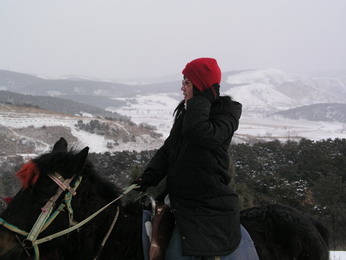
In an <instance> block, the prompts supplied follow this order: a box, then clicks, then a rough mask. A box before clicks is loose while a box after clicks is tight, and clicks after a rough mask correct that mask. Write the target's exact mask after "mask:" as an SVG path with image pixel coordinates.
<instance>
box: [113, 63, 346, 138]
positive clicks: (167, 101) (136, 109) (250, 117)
mask: <svg viewBox="0 0 346 260" xmlns="http://www.w3.org/2000/svg"><path fill="white" fill-rule="evenodd" d="M328 87H330V88H332V89H333V90H335V91H336V89H337V91H338V92H337V93H339V94H337V93H335V92H334V91H328ZM345 93H346V80H342V79H326V78H323V79H318V78H309V77H306V76H297V75H291V74H287V73H284V72H282V71H278V70H255V71H243V72H233V73H230V74H228V75H227V74H226V77H225V79H224V82H223V83H222V87H221V94H223V95H230V96H232V97H233V98H234V99H236V100H237V101H239V102H241V103H242V104H243V115H242V118H241V122H240V127H239V130H238V131H237V133H236V135H235V138H234V140H235V141H236V142H244V141H245V142H247V141H254V140H256V139H257V140H258V139H261V140H263V139H264V140H271V139H275V138H277V139H280V140H287V139H294V140H296V139H300V138H302V137H304V138H310V139H315V140H320V139H327V138H337V137H339V138H346V124H345V123H343V122H337V121H336V122H327V121H333V120H330V118H328V120H326V121H324V120H323V119H322V118H321V120H320V121H309V120H292V119H288V118H285V117H283V116H278V115H275V113H276V112H279V111H284V110H286V109H290V108H295V107H298V106H304V105H311V104H315V103H322V102H323V103H326V102H328V101H331V100H333V101H334V102H336V101H338V102H344V103H346V94H345ZM182 98H183V97H182V93H181V91H180V87H179V85H178V84H177V91H176V92H169V93H157V94H155V95H153V94H150V95H145V94H144V95H143V94H140V95H136V96H134V97H129V98H114V99H116V100H118V101H123V102H125V104H124V105H123V106H121V107H109V108H108V109H109V110H110V111H113V112H117V113H119V114H122V115H126V116H128V117H130V118H131V120H133V121H134V122H136V123H141V122H146V123H149V124H152V125H154V126H156V128H157V130H158V131H159V132H160V133H162V134H163V135H164V136H168V134H169V130H170V128H171V126H172V123H173V117H172V113H173V111H174V109H175V107H176V106H177V105H178V103H179V102H180V101H181V100H182ZM344 113H345V114H346V111H344ZM329 116H330V113H329ZM339 116H340V115H339Z"/></svg>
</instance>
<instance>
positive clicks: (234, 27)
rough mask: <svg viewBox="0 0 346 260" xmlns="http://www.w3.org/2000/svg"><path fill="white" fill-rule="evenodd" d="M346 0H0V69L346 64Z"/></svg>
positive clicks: (131, 74)
mask: <svg viewBox="0 0 346 260" xmlns="http://www.w3.org/2000/svg"><path fill="white" fill-rule="evenodd" d="M345 14H346V1H345V0H234V1H233V0H208V1H206V0H119V1H117V0H0V69H8V70H12V71H19V72H26V73H34V74H39V75H46V76H60V75H71V74H73V75H75V74H77V75H84V76H90V77H97V78H110V79H123V78H137V77H152V76H161V75H166V74H174V73H177V72H179V73H180V72H181V70H182V69H183V67H184V66H185V64H186V63H187V62H188V61H190V60H191V59H194V58H198V57H215V58H216V59H217V60H218V61H219V64H220V66H221V69H222V70H223V71H230V70H240V69H254V68H261V69H267V68H276V69H281V70H284V71H288V72H292V71H300V70H316V69H317V70H327V69H328V70H329V69H346V50H345V48H346V47H345V46H346V15H345Z"/></svg>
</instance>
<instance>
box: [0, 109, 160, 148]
mask: <svg viewBox="0 0 346 260" xmlns="http://www.w3.org/2000/svg"><path fill="white" fill-rule="evenodd" d="M92 119H93V118H91V117H78V116H64V115H60V114H55V113H47V114H44V113H41V114H37V113H16V112H13V111H12V112H4V111H0V124H1V125H3V126H6V127H10V128H25V127H28V126H34V127H37V128H39V127H43V126H65V127H68V128H70V129H71V133H72V135H73V136H75V137H77V139H78V140H79V142H78V145H77V144H76V145H75V148H76V149H81V148H84V147H85V146H89V147H90V151H91V152H95V153H103V152H106V151H124V150H129V151H132V150H136V151H142V150H151V149H157V148H159V147H160V146H161V145H162V141H161V140H156V139H153V138H152V137H150V136H149V135H141V136H136V142H121V141H119V144H118V145H117V146H113V147H112V148H109V149H108V148H107V143H108V142H110V141H111V140H109V139H106V138H105V137H104V136H101V135H97V134H91V133H89V132H86V131H83V130H78V129H77V128H76V127H75V125H76V124H77V122H78V120H83V121H84V122H85V123H87V122H89V121H90V120H92ZM99 120H101V119H99ZM112 123H113V124H114V125H116V127H118V128H121V129H122V130H124V131H125V132H127V130H126V129H125V128H124V127H123V126H122V125H121V124H118V123H117V122H114V121H112ZM23 137H25V138H26V139H31V138H29V137H27V136H23ZM40 145H41V146H42V149H40V150H42V151H45V150H48V149H50V146H51V145H52V144H46V143H41V144H40Z"/></svg>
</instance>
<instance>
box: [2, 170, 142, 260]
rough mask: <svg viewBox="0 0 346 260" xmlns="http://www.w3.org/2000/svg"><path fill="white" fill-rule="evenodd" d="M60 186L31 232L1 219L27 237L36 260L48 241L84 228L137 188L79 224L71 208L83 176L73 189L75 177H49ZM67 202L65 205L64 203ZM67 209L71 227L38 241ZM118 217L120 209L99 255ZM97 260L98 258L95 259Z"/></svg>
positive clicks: (134, 185)
mask: <svg viewBox="0 0 346 260" xmlns="http://www.w3.org/2000/svg"><path fill="white" fill-rule="evenodd" d="M48 176H49V177H50V178H51V179H52V180H53V181H54V182H55V183H56V184H57V185H58V186H59V189H58V191H57V192H56V194H55V195H53V196H52V197H51V198H50V199H49V200H48V201H47V203H46V204H45V206H44V207H43V208H42V209H41V210H42V211H41V214H40V216H39V217H38V219H37V220H36V222H35V224H34V226H33V227H32V229H31V231H30V232H26V231H24V230H22V229H20V228H18V227H16V226H14V225H12V224H10V223H8V222H7V221H5V220H4V219H2V218H0V225H3V226H4V227H5V228H7V229H8V230H10V231H12V232H14V233H17V234H20V235H22V236H24V237H26V238H25V239H24V240H23V242H25V241H29V242H31V245H32V247H33V249H34V252H35V260H38V259H39V248H38V245H39V244H42V243H45V242H47V241H50V240H52V239H54V238H57V237H60V236H63V235H65V234H68V233H70V232H72V231H74V230H76V229H78V228H80V227H81V226H83V225H84V224H86V223H88V222H89V221H91V220H92V219H93V218H94V217H96V216H97V215H98V214H100V213H101V212H102V211H103V210H105V209H106V208H108V207H109V206H110V205H112V204H113V203H114V202H116V201H117V200H119V199H121V198H122V197H124V196H125V195H126V194H127V193H129V192H130V191H132V190H133V189H134V188H136V187H137V185H136V184H132V185H131V186H129V187H127V188H126V189H124V190H123V192H122V194H120V195H119V196H118V197H117V198H115V199H114V200H112V201H111V202H109V203H108V204H106V205H105V206H104V207H102V208H101V209H99V210H98V211H96V212H95V213H93V214H92V215H90V216H89V217H87V218H86V219H84V220H83V221H81V222H79V223H75V222H74V221H73V210H72V207H71V200H72V196H74V195H75V194H76V189H77V188H78V186H79V184H80V183H81V181H82V176H79V177H78V178H77V179H76V181H75V183H74V186H73V188H72V187H71V186H70V185H69V184H70V183H71V181H72V179H73V178H74V176H73V177H72V178H70V179H66V180H65V179H64V178H63V177H62V176H61V175H60V174H59V173H54V174H51V175H48ZM65 190H67V191H68V192H67V193H66V194H65V198H64V200H63V201H62V202H61V203H60V205H59V207H58V208H57V209H56V210H55V212H54V213H53V214H52V210H53V207H54V204H55V202H56V200H57V199H58V198H59V197H60V195H61V194H62V192H64V191H65ZM64 202H65V203H64ZM65 206H66V207H67V209H68V212H69V220H70V227H69V228H66V229H64V230H62V231H59V232H57V233H54V234H52V235H49V236H46V237H43V238H40V239H37V237H38V236H39V234H40V233H41V232H42V231H44V230H45V229H46V228H47V227H48V226H49V225H50V224H51V223H52V222H53V220H54V219H55V218H56V217H57V216H58V214H59V213H60V212H61V211H62V210H63V209H64V207H65ZM118 215H119V207H117V213H116V216H115V219H114V220H113V222H112V225H111V227H110V229H109V230H108V232H107V234H106V236H105V238H104V239H103V241H102V244H101V246H100V250H99V252H98V255H100V252H101V250H102V248H103V246H104V244H105V243H106V241H107V239H108V237H109V235H110V233H111V231H112V229H113V227H114V225H115V222H116V221H117V219H118ZM23 242H21V246H22V247H23V248H24V250H25V251H26V252H27V250H26V245H25V244H24V243H23ZM95 259H96V258H95Z"/></svg>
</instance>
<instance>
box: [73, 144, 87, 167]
mask: <svg viewBox="0 0 346 260" xmlns="http://www.w3.org/2000/svg"><path fill="white" fill-rule="evenodd" d="M88 153H89V147H85V148H84V149H83V150H82V151H80V152H79V153H77V154H76V155H75V160H76V168H75V170H81V169H82V168H83V166H84V164H85V161H86V159H87V157H88Z"/></svg>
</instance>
